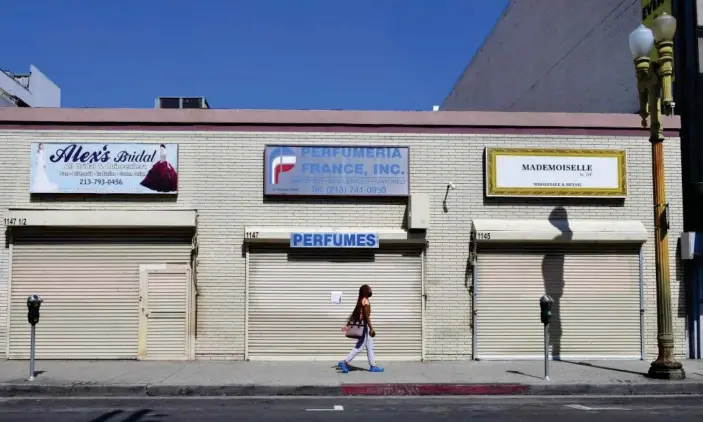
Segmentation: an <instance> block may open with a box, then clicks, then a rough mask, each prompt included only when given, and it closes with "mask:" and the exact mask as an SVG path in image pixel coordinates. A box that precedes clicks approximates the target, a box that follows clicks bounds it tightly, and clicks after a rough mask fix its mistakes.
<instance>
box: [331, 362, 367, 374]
mask: <svg viewBox="0 0 703 422" xmlns="http://www.w3.org/2000/svg"><path fill="white" fill-rule="evenodd" d="M332 367H333V368H334V369H336V370H337V372H338V373H340V374H341V373H342V370H341V369H339V367H338V366H337V365H334V366H332ZM347 368H349V372H355V371H362V372H369V370H368V369H364V368H360V367H358V366H354V365H352V364H350V363H348V364H347Z"/></svg>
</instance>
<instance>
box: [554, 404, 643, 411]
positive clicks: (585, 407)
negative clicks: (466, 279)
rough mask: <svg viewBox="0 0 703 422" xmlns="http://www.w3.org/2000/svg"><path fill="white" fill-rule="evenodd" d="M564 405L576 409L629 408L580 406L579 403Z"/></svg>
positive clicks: (621, 408) (618, 408)
mask: <svg viewBox="0 0 703 422" xmlns="http://www.w3.org/2000/svg"><path fill="white" fill-rule="evenodd" d="M564 406H565V407H570V408H572V409H576V410H586V411H588V410H630V409H626V408H624V407H588V406H582V405H580V404H565V405H564Z"/></svg>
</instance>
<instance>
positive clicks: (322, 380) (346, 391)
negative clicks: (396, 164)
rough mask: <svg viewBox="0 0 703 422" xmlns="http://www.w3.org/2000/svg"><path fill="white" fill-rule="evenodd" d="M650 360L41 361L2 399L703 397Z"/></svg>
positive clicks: (697, 377)
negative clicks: (346, 365)
mask: <svg viewBox="0 0 703 422" xmlns="http://www.w3.org/2000/svg"><path fill="white" fill-rule="evenodd" d="M648 368H649V362H644V361H593V362H581V361H569V362H552V369H551V378H552V379H551V381H545V380H543V379H542V377H543V375H544V374H543V370H544V365H543V362H541V361H511V362H496V361H481V362H472V361H468V362H467V361H462V362H430V363H390V364H388V365H386V367H385V369H386V371H385V372H384V373H370V372H368V370H367V368H366V367H365V366H364V367H362V368H358V369H357V370H352V371H351V372H350V373H348V374H342V373H341V372H339V371H338V370H337V369H336V368H335V367H334V364H333V363H332V362H329V363H321V362H315V363H302V362H291V363H268V362H230V361H196V362H137V361H38V362H37V365H36V370H37V372H38V374H37V378H36V380H34V381H31V382H30V381H26V378H27V375H28V373H27V371H28V362H27V361H2V362H0V396H5V397H8V396H18V395H33V394H36V395H53V396H57V395H59V396H67V395H99V396H115V395H121V396H134V395H151V396H188V395H205V396H219V395H230V396H249V395H264V396H266V395H313V396H340V395H444V394H448V395H470V394H484V395H488V394H510V395H515V394H534V395H547V394H549V395H566V394H611V395H616V394H617V395H629V394H703V361H696V360H687V361H685V362H684V368H685V369H686V375H687V379H686V380H684V381H659V380H652V379H648V378H647V377H646V376H645V374H646V372H647V369H648Z"/></svg>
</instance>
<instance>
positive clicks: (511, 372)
mask: <svg viewBox="0 0 703 422" xmlns="http://www.w3.org/2000/svg"><path fill="white" fill-rule="evenodd" d="M505 372H507V373H508V374H515V375H522V376H525V377H530V378H537V379H538V380H541V379H542V377H538V376H537V375H532V374H527V373H525V372H521V371H515V370H509V371H505Z"/></svg>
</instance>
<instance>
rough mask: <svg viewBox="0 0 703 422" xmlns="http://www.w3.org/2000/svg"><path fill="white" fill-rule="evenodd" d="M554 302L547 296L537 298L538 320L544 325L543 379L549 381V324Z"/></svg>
mask: <svg viewBox="0 0 703 422" xmlns="http://www.w3.org/2000/svg"><path fill="white" fill-rule="evenodd" d="M553 303H554V300H552V298H551V297H549V295H548V294H545V295H543V296H542V297H541V298H539V308H540V320H541V321H542V324H543V325H544V379H545V380H547V381H549V380H550V379H551V378H550V377H549V323H550V322H551V321H552V304H553Z"/></svg>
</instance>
